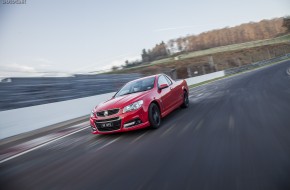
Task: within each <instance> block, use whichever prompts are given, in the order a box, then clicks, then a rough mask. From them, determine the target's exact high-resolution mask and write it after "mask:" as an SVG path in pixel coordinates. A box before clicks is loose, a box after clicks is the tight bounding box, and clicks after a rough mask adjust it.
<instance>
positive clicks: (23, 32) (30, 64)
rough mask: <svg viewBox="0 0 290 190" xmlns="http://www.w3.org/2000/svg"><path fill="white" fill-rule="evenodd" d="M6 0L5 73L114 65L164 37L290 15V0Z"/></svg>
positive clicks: (0, 28) (0, 45) (0, 56)
mask: <svg viewBox="0 0 290 190" xmlns="http://www.w3.org/2000/svg"><path fill="white" fill-rule="evenodd" d="M3 1H9V0H0V77H1V76H2V77H3V76H7V75H13V76H22V75H23V73H24V74H27V75H33V73H38V72H46V71H48V72H54V71H55V72H65V73H76V72H89V71H96V70H101V69H108V68H110V67H111V66H112V65H120V64H123V63H124V61H125V60H126V59H129V60H132V59H137V58H140V53H141V50H142V49H143V48H146V49H149V48H152V47H153V46H154V45H155V44H156V43H159V42H161V41H162V40H163V41H164V42H167V41H168V40H170V39H172V38H177V37H180V36H186V35H187V34H199V33H201V32H204V31H208V30H211V29H217V28H223V27H226V26H235V25H239V24H241V23H245V22H250V21H259V20H262V19H271V18H275V17H282V16H285V15H290V1H289V0H242V1H235V0H219V1H214V0H212V1H209V0H202V1H194V0H175V1H171V0H143V1H141V0H122V1H121V0H115V1H112V0H102V1H101V0H77V1H73V0H61V1H59V0H46V1H44V0H26V4H3Z"/></svg>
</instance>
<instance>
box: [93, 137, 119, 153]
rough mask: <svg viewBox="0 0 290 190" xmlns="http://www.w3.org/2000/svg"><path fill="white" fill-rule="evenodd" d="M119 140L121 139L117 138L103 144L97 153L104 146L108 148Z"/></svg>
mask: <svg viewBox="0 0 290 190" xmlns="http://www.w3.org/2000/svg"><path fill="white" fill-rule="evenodd" d="M120 138H121V137H118V138H116V139H114V140H112V141H110V142H108V143H106V144H104V145H103V146H101V147H100V148H98V149H97V151H98V150H101V149H103V148H105V147H106V146H109V145H110V144H112V143H114V142H116V141H117V140H119V139H120Z"/></svg>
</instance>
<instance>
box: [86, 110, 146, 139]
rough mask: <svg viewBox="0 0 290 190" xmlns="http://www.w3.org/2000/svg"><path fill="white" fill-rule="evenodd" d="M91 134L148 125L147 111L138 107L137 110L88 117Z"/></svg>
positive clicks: (134, 128)
mask: <svg viewBox="0 0 290 190" xmlns="http://www.w3.org/2000/svg"><path fill="white" fill-rule="evenodd" d="M90 125H91V129H92V133H93V134H109V133H118V132H126V131H132V130H137V129H141V128H145V127H148V126H149V125H150V124H149V121H148V113H147V112H146V111H145V110H144V109H143V108H140V109H138V110H135V111H132V112H127V113H122V110H120V112H119V113H117V114H114V115H111V116H109V117H94V118H90Z"/></svg>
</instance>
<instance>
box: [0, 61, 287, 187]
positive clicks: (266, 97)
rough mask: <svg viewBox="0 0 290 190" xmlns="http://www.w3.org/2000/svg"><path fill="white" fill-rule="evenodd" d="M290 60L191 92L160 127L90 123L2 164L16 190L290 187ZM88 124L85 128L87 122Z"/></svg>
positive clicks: (1, 174) (6, 183)
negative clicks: (120, 129) (100, 129)
mask: <svg viewBox="0 0 290 190" xmlns="http://www.w3.org/2000/svg"><path fill="white" fill-rule="evenodd" d="M289 67H290V61H285V62H283V63H279V64H276V65H272V66H268V67H265V68H262V69H258V70H255V71H250V72H247V73H244V74H240V75H237V76H233V77H230V78H226V79H223V80H218V81H216V82H213V83H210V84H207V85H203V86H199V87H196V88H194V89H191V91H190V108H188V109H177V110H176V111H174V112H173V113H171V114H170V115H169V116H167V117H166V118H164V119H163V121H162V126H161V127H160V128H159V129H157V130H153V129H144V130H139V131H134V132H130V133H123V134H114V135H92V134H91V133H90V129H89V128H86V129H84V130H81V131H79V132H76V133H74V134H72V135H69V136H66V137H64V138H61V139H59V140H56V141H54V142H51V143H49V144H47V145H45V146H42V147H40V148H37V149H35V150H33V151H31V152H28V153H26V154H23V155H21V156H18V157H15V158H13V159H10V160H7V161H6V162H3V163H1V164H0V187H1V189H3V190H6V189H7V190H13V189H21V190H24V189H29V190H31V189H70V190H71V189H82V190H83V189H96V190H102V189H108V190H109V189H125V190H130V189H132V190H138V189H154V190H155V189H156V190H162V189H177V190H179V189H197V190H203V189H218V190H219V189H221V190H225V189H230V190H233V189H240V190H250V189H255V190H257V189H261V190H267V189H269V190H274V189H279V190H280V189H281V190H284V189H285V190H286V189H290V76H288V75H287V74H286V70H287V68H289ZM87 126H88V123H87V124H86V125H83V126H82V127H87Z"/></svg>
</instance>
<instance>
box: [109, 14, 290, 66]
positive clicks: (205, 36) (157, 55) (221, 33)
mask: <svg viewBox="0 0 290 190" xmlns="http://www.w3.org/2000/svg"><path fill="white" fill-rule="evenodd" d="M286 33H290V16H287V17H282V18H274V19H270V20H261V21H260V22H250V23H245V24H241V25H239V26H235V27H225V28H222V29H216V30H211V31H207V32H203V33H201V34H198V35H187V36H185V37H179V38H176V39H171V40H169V41H168V42H167V43H164V42H163V41H162V42H161V43H159V44H156V45H155V46H154V47H153V48H151V49H148V50H146V49H143V50H142V54H141V57H142V60H136V61H133V62H129V61H126V62H125V64H124V65H122V68H130V67H134V66H138V65H141V64H148V63H150V62H151V61H155V60H158V59H162V58H166V57H170V56H175V55H177V54H180V53H184V52H192V51H198V50H205V49H209V48H214V47H219V46H225V45H231V44H237V43H244V42H249V41H255V40H264V39H269V38H274V37H277V36H280V35H284V34H286ZM117 69H118V67H116V66H114V67H113V68H112V70H117Z"/></svg>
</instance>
